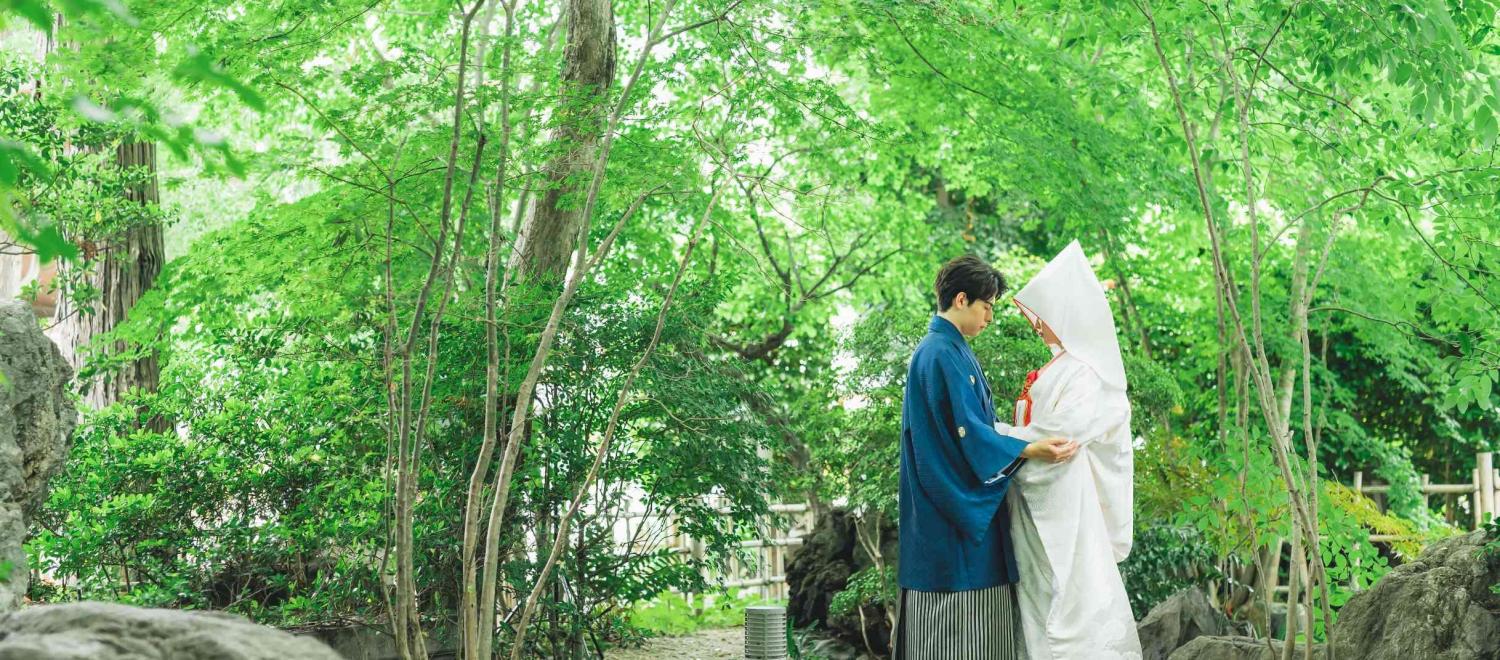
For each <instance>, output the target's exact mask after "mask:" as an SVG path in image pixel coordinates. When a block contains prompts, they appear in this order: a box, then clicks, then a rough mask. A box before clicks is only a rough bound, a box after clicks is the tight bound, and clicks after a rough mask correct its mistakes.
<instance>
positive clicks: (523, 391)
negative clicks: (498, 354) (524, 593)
mask: <svg viewBox="0 0 1500 660" xmlns="http://www.w3.org/2000/svg"><path fill="white" fill-rule="evenodd" d="M675 5H676V2H675V0H668V1H667V2H666V4H665V6H664V7H663V8H662V10H661V18H660V19H659V21H658V23H657V24H656V25H655V26H653V27H652V29H651V34H650V37H649V38H648V39H647V41H646V45H645V47H644V48H643V49H642V52H641V55H640V57H639V59H637V60H636V63H635V68H634V70H633V71H632V72H631V76H630V79H629V80H628V81H627V82H626V83H625V86H624V88H623V89H622V90H621V93H620V99H619V101H618V102H617V103H616V104H615V106H614V110H613V111H612V112H611V113H610V116H609V122H608V124H607V125H606V127H605V130H604V137H603V140H602V142H601V145H600V148H599V152H598V155H597V157H596V159H595V160H594V163H593V169H592V180H591V182H590V184H589V193H588V196H587V197H586V198H585V199H584V203H583V212H582V218H583V221H582V222H583V224H582V226H581V227H580V228H579V231H578V236H579V237H580V240H586V239H587V236H588V229H589V226H590V224H591V218H592V214H593V211H594V204H595V202H596V201H597V200H598V198H599V189H600V186H601V185H602V183H603V180H604V166H605V164H606V163H607V162H608V160H609V151H610V146H611V144H612V143H613V138H614V131H615V128H616V127H617V126H618V125H619V122H620V117H621V115H622V114H623V113H624V110H625V105H626V103H627V101H628V100H629V98H630V91H631V89H632V88H634V87H635V83H636V81H637V80H639V79H640V75H641V70H642V69H644V68H645V65H646V59H647V58H648V57H649V56H650V53H651V49H652V48H654V47H655V46H656V45H657V44H658V43H660V40H661V38H662V36H661V35H662V28H663V27H664V26H665V23H666V20H667V18H668V17H669V16H671V13H672V8H673V7H674V6H675ZM644 200H645V196H642V197H641V198H639V199H637V200H636V203H635V205H633V206H632V207H631V208H630V209H628V210H627V211H626V212H625V214H624V215H623V216H622V217H621V218H620V221H619V223H617V224H616V225H615V228H614V230H613V231H612V232H611V234H610V235H609V236H607V237H606V238H605V239H604V241H602V242H601V243H600V245H599V247H598V249H597V250H595V252H594V254H593V258H592V259H589V258H588V250H587V244H586V243H584V244H580V245H579V246H578V248H577V250H575V252H574V261H573V266H574V267H573V271H572V272H571V273H570V274H569V276H568V278H567V283H566V284H565V285H564V287H563V291H562V293H561V294H560V295H559V296H558V298H557V300H556V301H555V302H554V303H553V306H552V312H551V315H550V316H549V317H548V319H547V324H546V326H545V327H544V328H543V330H542V334H541V337H540V338H539V339H538V342H537V348H536V353H535V354H534V355H533V356H532V359H531V364H530V366H529V367H528V368H527V373H526V376H525V377H523V378H522V381H521V386H520V389H519V391H518V392H517V396H516V401H515V409H514V411H513V412H512V414H511V420H510V430H509V432H508V434H507V438H506V443H505V451H504V452H503V456H502V458H501V461H500V470H499V473H498V474H497V475H496V476H495V486H494V491H493V493H494V501H493V502H492V503H491V504H490V511H489V514H490V515H489V520H488V522H487V523H486V525H487V527H486V529H485V561H484V577H483V584H482V588H483V592H482V593H481V595H480V603H479V611H480V612H488V611H492V610H493V609H494V603H495V596H494V589H495V582H496V580H497V579H498V570H497V567H496V565H495V562H494V558H495V553H496V547H495V546H496V545H497V543H498V541H499V535H500V521H502V520H504V519H505V510H506V506H507V504H508V502H509V497H510V484H511V480H512V478H513V477H514V474H515V467H516V457H517V455H518V454H519V453H520V450H521V444H522V438H523V437H524V429H525V427H526V423H527V421H528V418H529V416H530V410H531V397H532V395H533V393H534V392H535V390H536V385H537V380H538V378H539V377H540V375H541V369H542V367H543V366H544V365H545V364H546V362H547V358H548V356H549V354H550V352H551V350H552V342H553V340H554V339H555V338H556V336H557V327H558V324H559V322H560V321H561V319H562V312H563V310H564V309H566V308H567V306H568V304H569V303H570V302H571V301H572V298H573V294H574V293H575V292H576V291H577V288H578V285H579V283H580V282H581V281H582V278H583V275H584V274H585V273H586V272H587V271H589V270H590V269H592V268H593V266H594V265H595V264H597V263H598V262H599V261H601V260H602V259H603V258H604V256H605V255H606V254H608V252H609V248H610V245H611V244H612V243H613V242H614V239H615V236H617V235H618V233H619V231H620V229H621V227H622V226H623V225H624V223H625V221H626V220H628V219H629V218H630V216H631V215H632V214H633V213H634V212H635V210H636V209H637V208H639V206H640V204H641V203H642V202H644ZM485 630H486V627H483V626H481V628H480V634H481V635H484V634H485V633H484V631H485ZM481 650H482V651H483V652H486V653H487V652H489V648H488V646H487V645H483V644H482V645H481Z"/></svg>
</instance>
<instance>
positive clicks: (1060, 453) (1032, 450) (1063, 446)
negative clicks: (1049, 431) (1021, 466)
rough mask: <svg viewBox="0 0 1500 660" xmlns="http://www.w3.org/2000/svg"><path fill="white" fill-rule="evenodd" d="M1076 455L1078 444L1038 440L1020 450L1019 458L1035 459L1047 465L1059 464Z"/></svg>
mask: <svg viewBox="0 0 1500 660" xmlns="http://www.w3.org/2000/svg"><path fill="white" fill-rule="evenodd" d="M1076 453H1078V443H1076V442H1073V441H1071V440H1067V439H1065V438H1047V439H1046V440H1038V441H1036V442H1033V443H1031V444H1029V445H1026V448H1025V449H1023V450H1021V458H1035V459H1041V460H1044V461H1047V462H1048V463H1061V462H1063V461H1066V460H1068V459H1070V458H1073V454H1076Z"/></svg>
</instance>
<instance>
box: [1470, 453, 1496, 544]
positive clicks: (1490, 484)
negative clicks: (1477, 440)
mask: <svg viewBox="0 0 1500 660" xmlns="http://www.w3.org/2000/svg"><path fill="white" fill-rule="evenodd" d="M1474 462H1475V464H1477V465H1478V466H1479V467H1478V468H1477V470H1476V471H1477V472H1478V475H1477V476H1478V477H1479V478H1478V479H1476V480H1475V484H1474V485H1475V486H1478V487H1479V505H1480V511H1479V520H1478V524H1476V525H1475V527H1474V529H1479V526H1480V525H1482V524H1483V523H1484V517H1485V514H1489V515H1490V516H1491V517H1493V516H1494V515H1495V455H1494V454H1492V453H1490V452H1487V451H1483V452H1479V454H1478V456H1476V457H1475V460H1474Z"/></svg>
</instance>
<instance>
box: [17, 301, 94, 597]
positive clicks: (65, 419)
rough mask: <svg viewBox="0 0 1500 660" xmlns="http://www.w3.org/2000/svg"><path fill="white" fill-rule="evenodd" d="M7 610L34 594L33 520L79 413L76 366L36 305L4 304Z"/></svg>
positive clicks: (59, 462)
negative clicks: (29, 591)
mask: <svg viewBox="0 0 1500 660" xmlns="http://www.w3.org/2000/svg"><path fill="white" fill-rule="evenodd" d="M0 374H3V378H0V380H3V384H0V568H4V567H7V566H8V567H9V570H8V571H0V612H4V611H8V610H12V609H15V608H17V607H19V606H20V604H21V598H22V596H24V595H25V594H26V583H27V571H26V554H25V552H24V551H23V550H22V548H21V543H22V541H24V540H25V538H26V519H27V518H28V517H29V516H31V515H32V514H34V513H35V512H36V510H37V508H39V507H40V506H41V505H42V502H44V501H45V500H46V499H47V479H49V478H51V477H52V475H53V474H54V473H56V472H57V470H58V468H60V467H62V462H63V458H64V457H66V456H67V455H68V440H69V437H70V436H71V435H72V433H73V427H74V426H75V425H76V424H77V423H78V412H77V411H76V410H75V409H74V408H73V404H72V402H70V401H69V400H68V397H67V385H68V379H69V378H71V377H72V370H71V369H69V368H68V363H67V362H66V361H64V360H63V357H62V353H60V352H59V351H58V349H57V345H56V344H53V343H52V340H50V339H48V338H47V337H46V336H45V335H43V334H42V329H41V327H40V326H38V325H37V322H36V315H35V314H33V313H32V311H31V306H30V305H28V304H26V303H23V302H21V301H19V300H13V301H7V302H3V303H0Z"/></svg>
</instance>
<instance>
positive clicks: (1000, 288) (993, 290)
mask: <svg viewBox="0 0 1500 660" xmlns="http://www.w3.org/2000/svg"><path fill="white" fill-rule="evenodd" d="M933 288H934V289H935V290H936V291H937V299H938V311H939V312H946V311H948V308H949V307H952V306H953V299H954V298H955V297H956V296H958V292H960V291H962V292H964V294H965V295H967V296H968V298H969V302H973V301H975V300H993V299H995V298H998V297H1000V294H1002V293H1005V276H1003V275H1001V274H1000V271H998V270H995V267H994V266H991V265H989V264H987V263H985V262H984V260H983V259H980V258H979V257H976V256H974V255H972V254H966V255H964V256H962V257H958V258H955V259H953V260H952V261H949V262H948V263H946V264H943V269H942V270H939V271H938V274H937V281H936V282H934V283H933Z"/></svg>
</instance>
